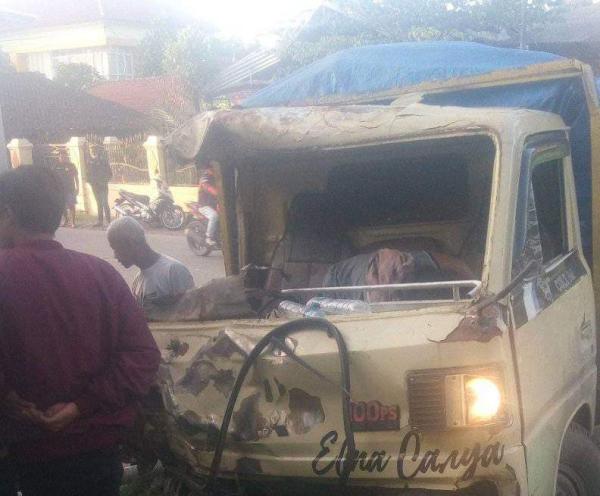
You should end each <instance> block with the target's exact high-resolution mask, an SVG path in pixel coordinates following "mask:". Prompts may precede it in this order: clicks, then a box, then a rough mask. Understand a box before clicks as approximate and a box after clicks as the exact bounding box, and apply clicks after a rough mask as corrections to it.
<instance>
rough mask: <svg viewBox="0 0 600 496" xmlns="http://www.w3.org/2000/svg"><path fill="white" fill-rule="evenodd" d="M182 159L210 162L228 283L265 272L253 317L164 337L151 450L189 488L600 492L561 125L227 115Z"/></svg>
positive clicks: (465, 118) (464, 113)
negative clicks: (194, 481) (218, 454)
mask: <svg viewBox="0 0 600 496" xmlns="http://www.w3.org/2000/svg"><path fill="white" fill-rule="evenodd" d="M198 136H201V139H200V140H199V141H198V139H197V137H198ZM177 145H178V146H179V147H180V149H182V150H187V151H188V153H189V154H193V155H195V156H197V157H199V160H200V161H202V160H208V159H210V160H212V162H213V164H215V168H216V173H217V178H218V182H219V186H220V190H221V196H222V198H221V203H222V205H223V209H222V213H221V216H222V218H221V229H222V239H223V244H224V257H225V262H226V268H227V272H228V275H229V277H230V278H236V277H239V274H245V273H246V271H247V270H248V267H253V268H254V269H257V268H259V269H260V270H258V272H260V274H262V275H261V276H260V277H258V278H254V281H253V282H252V285H253V287H252V290H253V291H260V294H261V301H260V304H258V305H256V304H255V305H254V311H255V315H254V316H252V317H251V318H248V316H246V315H244V316H242V315H240V316H239V318H231V315H229V317H230V318H228V319H226V320H216V319H213V320H210V321H194V320H193V319H188V321H185V322H184V321H181V320H179V321H178V319H177V318H171V319H169V321H163V322H156V323H153V324H152V330H153V334H154V336H155V338H156V340H157V342H158V344H159V346H160V347H161V349H162V351H163V362H164V363H163V366H162V367H161V373H160V391H161V397H162V406H161V408H160V409H159V411H158V413H157V412H155V414H154V421H153V426H154V427H153V432H154V433H155V436H156V439H157V441H156V443H157V444H160V445H161V448H160V449H161V450H163V451H164V452H168V453H169V456H168V457H166V459H172V460H177V461H178V462H177V463H178V464H181V465H180V467H179V469H178V470H179V473H181V472H182V471H183V472H185V473H186V474H187V475H186V477H189V478H199V479H202V478H205V477H212V479H215V478H218V479H222V480H238V481H242V483H243V482H244V481H246V482H248V481H250V482H251V483H252V484H261V483H264V484H274V483H275V482H277V483H279V484H283V485H284V487H285V489H284V490H283V493H285V494H290V491H291V492H293V490H295V489H298V488H300V487H303V488H304V487H305V486H304V485H303V484H309V486H308V487H310V488H311V491H312V490H314V491H316V490H317V489H318V488H321V489H322V490H324V491H325V492H331V491H332V490H334V489H335V488H336V487H337V485H338V484H339V483H340V481H341V482H342V483H343V484H344V485H345V487H346V488H347V487H350V488H353V487H356V489H357V490H358V491H362V490H364V488H375V489H377V490H382V488H387V489H390V490H393V491H396V492H398V491H400V490H402V491H403V492H400V494H415V495H417V494H418V495H429V494H431V495H433V494H436V495H437V494H439V495H445V494H448V495H455V494H461V495H462V494H464V495H466V494H469V495H502V496H509V495H510V496H516V495H523V494H531V495H533V494H538V495H552V494H567V495H571V494H573V495H583V494H593V492H591V491H593V490H594V489H595V488H598V487H600V486H599V485H596V484H598V483H599V482H598V481H599V480H600V472H598V471H595V468H594V467H595V465H594V463H596V461H598V462H600V457H599V455H598V454H597V453H596V450H595V447H594V444H593V443H592V441H591V439H590V437H589V435H590V434H591V431H592V428H593V424H594V418H595V406H596V315H595V304H594V288H593V285H592V277H591V271H590V267H589V266H588V262H587V261H586V258H585V256H584V253H583V249H582V243H581V235H580V222H579V215H578V201H577V193H576V189H575V180H574V175H573V169H572V158H571V142H570V134H569V128H568V127H567V126H566V125H565V123H564V121H563V120H562V119H561V118H560V116H558V115H556V114H553V113H547V112H540V111H532V110H524V109H518V108H491V107H489V108H466V107H452V106H443V107H442V106H436V105H428V104H422V103H414V104H404V103H402V102H400V101H398V102H396V103H392V104H391V105H348V106H344V105H340V106H322V107H302V108H267V109H247V110H233V111H220V112H217V113H209V114H205V115H203V116H201V117H199V118H197V119H196V120H195V121H194V122H193V123H192V124H191V126H190V127H189V128H188V129H187V132H186V131H184V132H182V134H181V135H180V136H179V142H178V143H177ZM190 150H192V151H191V152H190ZM349 264H350V265H349ZM349 266H350V267H351V269H350V270H349V269H348V267H349ZM348 274H350V275H348ZM356 274H359V276H357V275H356ZM323 298H325V299H326V300H323ZM290 303H291V304H290ZM286 304H287V306H286ZM292 304H293V305H292ZM328 305H329V306H328ZM290 308H291V309H298V308H300V309H301V310H300V312H301V313H299V314H294V310H292V311H290ZM315 310H317V311H318V312H320V313H317V314H315V313H313V314H311V313H310V312H311V311H313V312H314V311H315ZM188 314H189V312H188ZM315 316H317V317H320V318H318V319H312V318H311V317H315ZM295 320H302V321H303V324H302V326H301V328H300V330H299V331H298V332H294V333H289V335H288V334H286V335H285V336H284V337H283V338H281V339H279V340H278V339H274V340H272V341H269V336H271V335H273V336H276V335H277V336H279V334H277V329H280V328H281V327H282V326H283V327H285V326H289V325H290V324H289V323H290V322H291V321H295ZM317 321H318V322H321V324H319V325H317ZM322 321H326V324H325V325H326V326H333V328H335V329H336V332H337V333H339V336H341V338H340V339H341V340H342V341H343V346H340V345H339V342H336V340H334V339H332V333H331V332H329V333H319V332H314V331H315V330H316V328H317V327H319V326H321V327H322V325H323V324H322ZM311 322H312V323H314V327H315V329H312V328H311V325H312V324H311ZM272 333H273V334H272ZM258 344H261V346H262V345H263V344H265V346H264V348H261V350H260V353H258V352H257V353H254V352H255V351H256V347H257V346H258ZM249 357H252V363H251V364H248V363H247V362H248V361H249V360H250V358H249ZM344 363H347V365H348V367H347V369H348V377H346V378H345V379H344V366H343V364H344ZM340 366H341V373H340ZM241 371H243V373H244V374H245V373H246V372H248V373H247V375H245V376H244V380H243V381H242V380H240V379H239V377H240V372H241ZM238 382H239V384H238ZM238 386H239V387H238ZM232 396H234V399H233V400H231V398H232ZM231 405H233V408H232V409H231V411H230V412H229V413H230V419H229V420H227V419H226V417H227V416H228V414H227V411H228V406H231ZM224 418H225V420H226V421H225V422H224ZM151 423H152V422H151ZM349 434H350V435H351V437H352V440H350V439H349ZM219 439H220V440H221V441H223V444H222V446H221V447H222V448H223V450H222V458H221V459H220V460H219V463H218V464H216V465H215V463H214V460H215V451H216V448H215V447H216V446H217V445H218V443H219ZM586 456H587V457H589V459H590V460H591V462H590V463H589V464H588V467H587V469H586V468H585V467H583V468H582V467H581V466H579V465H578V463H577V461H576V460H582V459H583V458H585V457H586ZM574 460H575V461H574ZM211 464H212V465H211ZM166 465H168V463H166ZM582 465H584V464H582ZM181 466H183V467H184V469H182V468H181ZM590 467H591V468H590ZM599 467H600V465H599ZM269 487H271V486H269ZM590 488H592V489H590ZM298 490H299V489H298ZM303 490H305V489H303ZM585 491H588V492H585Z"/></svg>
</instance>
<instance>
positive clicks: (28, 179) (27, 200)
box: [0, 165, 65, 234]
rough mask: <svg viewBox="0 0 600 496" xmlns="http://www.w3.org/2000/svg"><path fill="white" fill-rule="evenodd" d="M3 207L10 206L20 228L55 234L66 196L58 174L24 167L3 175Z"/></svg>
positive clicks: (0, 193) (0, 177) (0, 190)
mask: <svg viewBox="0 0 600 496" xmlns="http://www.w3.org/2000/svg"><path fill="white" fill-rule="evenodd" d="M0 207H5V208H6V207H8V208H9V209H10V210H11V211H12V212H13V214H14V216H15V220H16V222H17V224H18V226H19V227H21V228H23V229H27V230H29V231H33V232H36V233H50V234H53V233H54V232H55V231H56V230H57V229H58V226H59V225H60V220H61V218H62V215H63V212H64V209H65V193H64V189H63V185H62V182H61V181H60V178H59V177H58V175H57V173H56V172H54V171H52V170H50V169H48V168H45V167H40V166H34V165H23V166H21V167H18V168H16V169H12V170H9V171H7V172H4V173H2V174H0Z"/></svg>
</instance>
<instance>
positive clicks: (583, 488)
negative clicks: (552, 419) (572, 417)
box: [556, 424, 600, 496]
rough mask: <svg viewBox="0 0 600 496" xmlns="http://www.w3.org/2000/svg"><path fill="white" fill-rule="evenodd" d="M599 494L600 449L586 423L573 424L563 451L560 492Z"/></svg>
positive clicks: (558, 495)
mask: <svg viewBox="0 0 600 496" xmlns="http://www.w3.org/2000/svg"><path fill="white" fill-rule="evenodd" d="M597 494H600V449H599V448H598V447H597V446H596V444H595V443H594V441H593V440H592V438H591V437H590V435H589V433H588V432H587V431H586V430H585V429H584V428H583V427H581V426H580V425H578V424H571V425H570V426H569V428H568V430H567V432H566V434H565V439H564V441H563V446H562V450H561V452H560V462H559V466H558V476H557V478H556V496H595V495H597Z"/></svg>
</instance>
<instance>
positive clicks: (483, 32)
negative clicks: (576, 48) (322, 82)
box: [280, 0, 563, 74]
mask: <svg viewBox="0 0 600 496" xmlns="http://www.w3.org/2000/svg"><path fill="white" fill-rule="evenodd" d="M562 5H563V0H453V1H448V0H344V1H343V2H342V1H339V2H338V3H337V4H336V3H330V4H329V5H328V6H327V7H324V8H321V9H320V10H319V11H318V12H317V13H316V14H315V16H313V19H311V23H310V27H309V28H308V29H306V30H304V31H303V32H302V34H301V35H300V37H297V38H295V39H293V40H290V42H289V43H288V45H287V47H286V49H285V50H284V51H283V53H282V64H281V66H280V72H281V73H282V74H286V73H289V72H291V71H293V70H295V69H297V68H298V67H301V66H303V65H306V64H307V63H310V62H312V61H314V60H317V59H318V58H320V57H323V56H325V55H327V54H329V53H333V52H335V51H338V50H340V49H343V48H349V47H353V46H360V45H365V44H372V43H392V42H399V41H425V40H482V41H504V42H511V43H512V44H514V45H519V44H521V45H526V44H527V40H528V39H529V36H530V33H531V32H532V31H534V30H537V29H539V28H540V27H542V26H544V25H545V24H546V23H548V22H551V21H553V20H555V19H556V18H557V17H558V16H560V15H561V13H562V12H563V9H561V8H560V7H561V6H562Z"/></svg>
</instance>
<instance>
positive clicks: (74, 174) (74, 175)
mask: <svg viewBox="0 0 600 496" xmlns="http://www.w3.org/2000/svg"><path fill="white" fill-rule="evenodd" d="M71 174H72V175H73V183H74V184H75V194H76V195H78V194H79V174H77V169H76V168H75V166H74V165H73V166H72V168H71Z"/></svg>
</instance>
